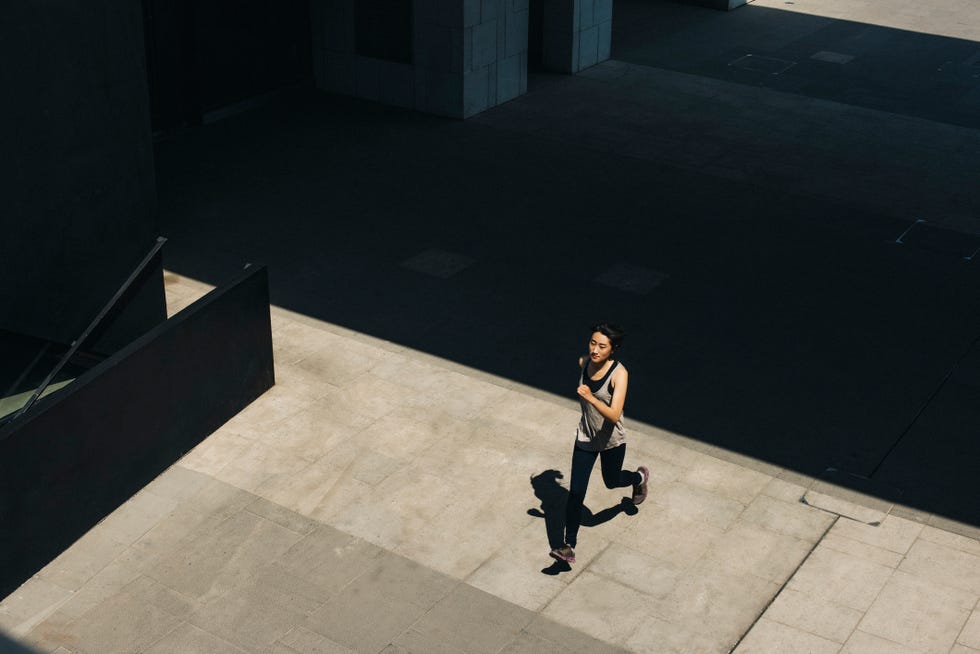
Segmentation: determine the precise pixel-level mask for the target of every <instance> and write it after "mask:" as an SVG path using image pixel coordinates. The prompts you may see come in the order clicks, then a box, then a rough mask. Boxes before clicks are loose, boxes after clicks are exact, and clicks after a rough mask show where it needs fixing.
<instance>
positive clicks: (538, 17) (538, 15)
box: [527, 0, 545, 70]
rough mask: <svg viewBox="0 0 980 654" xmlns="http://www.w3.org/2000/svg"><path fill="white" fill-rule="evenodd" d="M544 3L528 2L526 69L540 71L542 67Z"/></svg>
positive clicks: (533, 0) (537, 1)
mask: <svg viewBox="0 0 980 654" xmlns="http://www.w3.org/2000/svg"><path fill="white" fill-rule="evenodd" d="M544 3H545V0H530V1H529V2H528V15H527V67H528V69H529V70H541V69H542V68H543V67H544V63H543V61H544Z"/></svg>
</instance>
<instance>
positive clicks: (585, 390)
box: [575, 384, 595, 404]
mask: <svg viewBox="0 0 980 654" xmlns="http://www.w3.org/2000/svg"><path fill="white" fill-rule="evenodd" d="M575 390H576V392H577V393H578V394H579V397H581V398H582V399H583V400H585V401H586V402H588V403H589V404H595V396H594V395H593V394H592V390H591V389H590V388H589V387H588V385H586V384H580V385H579V387H578V388H577V389H575Z"/></svg>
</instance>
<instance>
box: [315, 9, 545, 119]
mask: <svg viewBox="0 0 980 654" xmlns="http://www.w3.org/2000/svg"><path fill="white" fill-rule="evenodd" d="M406 1H408V0H406ZM354 11H355V0H313V48H314V50H313V60H314V73H315V77H316V80H317V85H318V86H319V87H320V88H322V89H324V90H326V91H331V92H333V93H341V94H344V95H352V96H356V97H359V98H364V99H367V100H374V101H377V102H382V103H384V104H390V105H396V106H400V107H405V108H407V109H415V110H418V111H424V112H427V113H433V114H438V115H442V116H450V117H454V118H466V117H468V116H472V115H474V114H476V113H479V112H481V111H485V110H486V109H489V108H490V107H493V106H496V105H498V104H500V103H502V102H506V101H507V100H511V99H513V98H515V97H517V96H518V95H521V94H522V93H525V92H526V91H527V24H528V7H527V0H482V1H481V0H415V1H414V2H413V12H412V24H411V30H412V55H411V62H410V63H404V62H394V61H384V60H381V59H374V58H370V57H365V56H361V55H358V54H357V52H356V43H355V34H354Z"/></svg>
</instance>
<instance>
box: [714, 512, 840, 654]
mask: <svg viewBox="0 0 980 654" xmlns="http://www.w3.org/2000/svg"><path fill="white" fill-rule="evenodd" d="M815 508H816V507H815ZM828 513H829V512H828ZM841 517H842V516H840V515H838V516H837V517H836V518H834V519H833V520H832V521H831V523H830V524H829V525H827V528H826V529H824V530H823V533H822V534H821V535H820V538H818V539H817V540H816V541H815V542H814V543H813V546H812V547H811V548H810V551H808V552H807V553H806V556H804V557H803V558H802V559H800V562H799V563H798V564H797V566H796V567H795V568H794V569H793V572H792V573H791V574H790V575H789V576H788V577H786V581H784V582H783V583H782V585H781V586H780V587H779V590H777V591H776V592H775V593H774V594H773V596H772V597H771V598H769V601H768V602H767V603H766V605H765V606H764V607H762V610H761V611H759V614H758V615H757V616H755V619H754V620H752V624H750V625H749V626H748V628H747V629H746V630H745V631H744V632H743V633H742V635H741V636H739V637H738V640H736V641H735V644H734V645H732V647H731V649H729V650H728V652H729V654H731V652H734V651H735V650H737V649H738V646H739V645H741V644H742V641H743V640H745V637H746V636H748V635H749V632H751V631H752V629H754V628H755V625H756V624H757V623H758V622H759V620H761V619H762V617H763V616H764V615H765V614H766V611H768V610H769V607H770V606H772V605H773V603H774V602H775V601H776V599H777V598H778V597H779V596H780V595H782V594H783V590H785V589H786V586H788V585H789V582H791V581H792V580H793V577H795V576H796V573H797V572H799V571H800V568H802V567H803V565H804V564H805V563H806V562H807V561H808V560H809V559H810V556H812V555H813V553H814V552H815V551H816V549H817V548H818V547H819V546H820V543H822V542H823V540H824V538H826V537H827V534H829V533H830V530H831V529H833V528H834V525H836V524H837V522H838V521H839V520H840V519H841ZM855 628H856V627H855Z"/></svg>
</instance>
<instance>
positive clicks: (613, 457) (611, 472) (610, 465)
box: [601, 443, 643, 488]
mask: <svg viewBox="0 0 980 654" xmlns="http://www.w3.org/2000/svg"><path fill="white" fill-rule="evenodd" d="M601 457H602V481H603V483H604V484H605V485H606V488H625V487H627V486H635V485H637V484H640V483H642V482H643V477H642V476H641V475H640V473H639V472H628V471H626V470H623V461H625V460H626V443H623V444H622V445H619V446H617V447H614V448H612V449H609V450H603V451H602V453H601Z"/></svg>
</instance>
